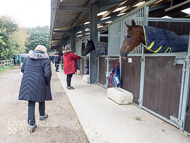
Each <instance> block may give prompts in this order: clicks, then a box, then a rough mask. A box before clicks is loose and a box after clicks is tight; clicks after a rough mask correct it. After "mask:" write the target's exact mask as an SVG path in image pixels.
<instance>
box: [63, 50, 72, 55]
mask: <svg viewBox="0 0 190 143" xmlns="http://www.w3.org/2000/svg"><path fill="white" fill-rule="evenodd" d="M70 52H72V51H71V50H64V51H63V54H67V53H70Z"/></svg>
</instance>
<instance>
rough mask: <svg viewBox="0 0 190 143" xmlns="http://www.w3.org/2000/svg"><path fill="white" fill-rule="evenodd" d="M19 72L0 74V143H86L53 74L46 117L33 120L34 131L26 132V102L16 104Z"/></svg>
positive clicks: (83, 134)
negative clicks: (47, 116) (34, 124)
mask: <svg viewBox="0 0 190 143" xmlns="http://www.w3.org/2000/svg"><path fill="white" fill-rule="evenodd" d="M21 78H22V73H21V72H20V69H12V70H8V71H4V72H2V73H0V143H16V142H18V143H26V142H32V143H50V142H51V143H53V142H56V143H88V140H87V138H86V135H85V133H84V131H83V129H82V127H81V125H80V123H79V121H78V118H77V116H76V114H75V112H74V110H73V108H72V106H71V104H70V101H69V99H68V97H67V95H66V93H65V91H64V89H63V88H62V86H61V83H60V81H59V79H58V77H57V75H56V73H55V72H54V71H53V76H52V80H51V91H52V95H53V100H52V101H48V102H46V112H47V113H48V115H49V118H47V119H46V120H45V121H44V122H40V121H39V120H38V118H39V113H38V104H37V103H36V109H35V110H36V115H35V116H36V120H37V125H38V128H37V130H36V131H35V132H34V133H33V134H29V132H28V124H27V114H28V113H27V112H28V111H27V110H28V105H27V102H26V101H19V100H18V94H19V89H20V83H21Z"/></svg>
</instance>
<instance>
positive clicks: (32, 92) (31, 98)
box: [19, 45, 52, 132]
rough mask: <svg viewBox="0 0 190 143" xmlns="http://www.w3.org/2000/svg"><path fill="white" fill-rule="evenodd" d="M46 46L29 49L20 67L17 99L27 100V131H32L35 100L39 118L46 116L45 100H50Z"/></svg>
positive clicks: (49, 70) (49, 67)
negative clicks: (37, 105) (20, 76)
mask: <svg viewBox="0 0 190 143" xmlns="http://www.w3.org/2000/svg"><path fill="white" fill-rule="evenodd" d="M46 51H47V49H46V47H44V46H42V45H38V46H37V47H36V48H35V51H33V50H30V51H29V54H28V57H27V58H26V59H25V60H24V62H23V65H22V67H21V72H23V73H24V74H23V77H22V82H21V86H20V92H19V100H26V101H28V124H29V131H30V132H33V131H34V130H35V129H36V128H37V125H36V124H35V113H34V112H35V102H39V113H40V120H44V119H46V118H47V117H48V114H45V100H52V96H51V89H50V80H51V75H52V74H51V66H50V61H49V56H48V55H47V54H46Z"/></svg>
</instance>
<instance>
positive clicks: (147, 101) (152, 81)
mask: <svg viewBox="0 0 190 143" xmlns="http://www.w3.org/2000/svg"><path fill="white" fill-rule="evenodd" d="M174 62H175V57H174V56H173V57H146V60H145V80H144V96H143V106H144V107H146V108H148V109H150V110H152V111H154V112H156V113H157V114H159V115H161V116H163V117H165V118H167V119H170V115H172V116H173V117H176V118H178V112H179V101H180V91H181V77H182V68H183V65H182V64H176V65H174Z"/></svg>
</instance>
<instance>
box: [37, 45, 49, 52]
mask: <svg viewBox="0 0 190 143" xmlns="http://www.w3.org/2000/svg"><path fill="white" fill-rule="evenodd" d="M34 51H42V52H44V53H45V54H46V52H47V48H46V47H45V46H43V45H38V46H37V47H36V48H35V50H34Z"/></svg>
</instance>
